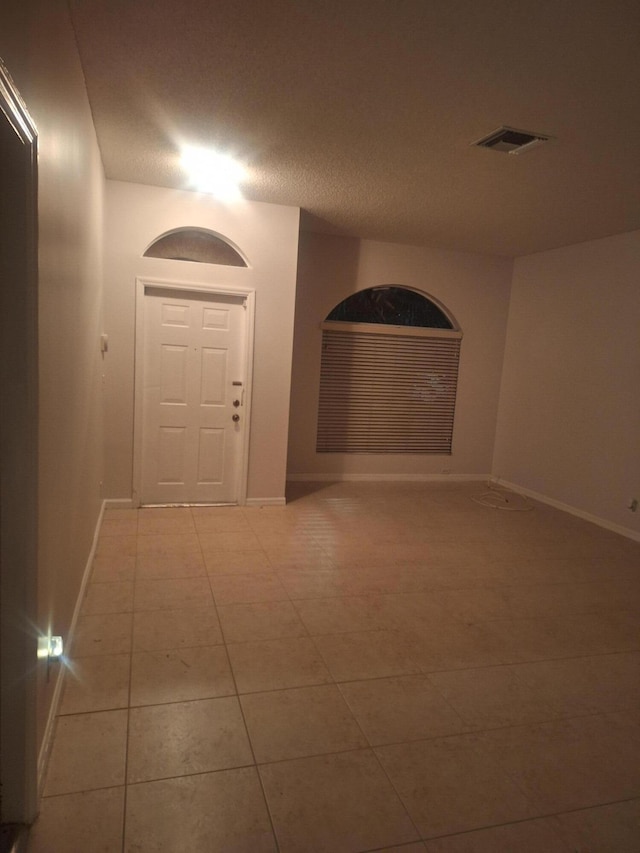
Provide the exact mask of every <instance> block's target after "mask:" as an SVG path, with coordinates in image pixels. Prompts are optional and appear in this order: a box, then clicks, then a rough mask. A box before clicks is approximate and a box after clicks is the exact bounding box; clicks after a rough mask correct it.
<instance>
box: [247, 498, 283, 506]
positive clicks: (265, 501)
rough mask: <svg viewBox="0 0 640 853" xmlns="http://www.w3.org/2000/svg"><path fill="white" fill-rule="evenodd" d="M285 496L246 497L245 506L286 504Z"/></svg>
mask: <svg viewBox="0 0 640 853" xmlns="http://www.w3.org/2000/svg"><path fill="white" fill-rule="evenodd" d="M286 505H287V499H286V498H247V499H246V501H245V506H257V507H260V506H286Z"/></svg>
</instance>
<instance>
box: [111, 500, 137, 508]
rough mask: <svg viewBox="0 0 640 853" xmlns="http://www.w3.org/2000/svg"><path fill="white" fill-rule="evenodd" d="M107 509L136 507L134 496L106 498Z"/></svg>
mask: <svg viewBox="0 0 640 853" xmlns="http://www.w3.org/2000/svg"><path fill="white" fill-rule="evenodd" d="M104 508H105V509H135V508H136V507H135V506H134V503H133V499H132V498H105V500H104Z"/></svg>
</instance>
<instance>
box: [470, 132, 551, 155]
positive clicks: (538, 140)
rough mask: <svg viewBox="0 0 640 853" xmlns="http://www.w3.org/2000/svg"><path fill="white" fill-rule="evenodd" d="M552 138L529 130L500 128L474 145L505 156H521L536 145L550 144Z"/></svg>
mask: <svg viewBox="0 0 640 853" xmlns="http://www.w3.org/2000/svg"><path fill="white" fill-rule="evenodd" d="M550 139H551V137H550V136H545V135H544V134H542V133H531V132H530V131H528V130H515V128H513V127H500V128H498V130H494V131H493V133H490V134H489V136H484V137H483V138H482V139H479V140H478V141H477V142H473V143H472V145H476V146H477V147H478V148H491V149H492V151H503V152H504V153H505V154H521V153H522V152H523V151H528V150H529V149H530V148H534V147H535V146H536V145H542V143H543V142H548V141H549V140H550Z"/></svg>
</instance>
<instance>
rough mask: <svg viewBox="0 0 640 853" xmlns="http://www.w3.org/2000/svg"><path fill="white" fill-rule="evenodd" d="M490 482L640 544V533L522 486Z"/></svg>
mask: <svg viewBox="0 0 640 853" xmlns="http://www.w3.org/2000/svg"><path fill="white" fill-rule="evenodd" d="M491 482H492V483H493V484H495V485H496V486H503V487H504V488H506V489H511V491H512V492H516V493H517V494H519V495H526V497H528V498H533V499H534V500H536V501H540V503H543V504H547V506H552V507H553V508H554V509H560V510H562V511H563V512H568V513H569V514H570V515H575V516H576V517H577V518H581V519H583V521H590V522H591V523H592V524H597V525H598V527H604V528H605V530H611V531H612V532H613V533H619V534H620V535H621V536H626V537H627V539H633V540H634V541H635V542H640V533H638V531H637V530H631V529H630V528H629V527H623V526H622V525H621V524H614V523H613V522H612V521H607V519H606V518H600V516H598V515H592V514H591V513H590V512H585V511H584V510H582V509H578V508H577V507H575V506H571V505H570V504H566V503H563V502H562V501H557V500H555V498H550V497H548V496H547V495H543V494H540V492H534V491H533V489H525V488H524V486H519V485H518V484H517V483H510V482H509V481H508V480H503V479H501V478H500V477H491Z"/></svg>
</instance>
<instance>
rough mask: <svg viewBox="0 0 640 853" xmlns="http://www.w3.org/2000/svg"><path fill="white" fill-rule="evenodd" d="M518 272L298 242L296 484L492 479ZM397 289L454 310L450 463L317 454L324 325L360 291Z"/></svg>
mask: <svg viewBox="0 0 640 853" xmlns="http://www.w3.org/2000/svg"><path fill="white" fill-rule="evenodd" d="M511 271H512V262H511V261H509V260H506V259H504V258H496V257H491V256H485V255H474V254H470V253H465V252H449V251H442V250H436V249H425V248H416V247H411V246H400V245H395V244H391V243H378V242H371V241H366V240H362V241H359V240H355V239H351V238H344V237H333V236H328V235H322V234H311V233H302V234H301V237H300V258H299V272H298V290H297V298H296V326H295V342H294V356H293V364H294V366H293V379H292V392H291V420H290V426H289V464H288V474H289V476H290V477H291V478H296V477H304V476H306V475H310V476H323V477H330V476H331V477H333V476H335V477H345V476H347V477H348V476H351V477H353V476H356V477H369V476H370V477H372V478H373V477H375V476H398V477H414V476H415V477H430V476H434V475H441V474H442V472H443V471H444V470H445V469H446V470H449V471H450V472H451V476H452V477H455V476H459V477H465V476H484V475H488V474H489V473H490V471H491V458H492V452H493V440H494V434H495V424H496V413H497V404H498V392H499V386H500V373H501V370H502V356H503V349H504V340H505V331H506V319H507V309H508V301H509V286H510V280H511ZM382 284H399V285H405V286H408V287H413V288H417V289H418V290H422V291H423V292H424V293H426V294H427V295H428V296H431V297H433V298H434V299H435V300H436V301H438V302H440V303H441V304H442V305H444V306H445V307H446V309H448V311H449V312H450V313H451V314H453V316H454V317H455V319H456V320H457V322H458V324H459V326H460V328H461V329H462V332H463V335H464V337H463V341H462V349H461V357H460V372H459V381H458V399H457V406H456V416H455V426H454V436H453V454H452V455H451V456H431V455H389V456H384V455H375V454H371V455H360V454H334V453H331V454H328V453H321V454H318V453H316V452H315V441H316V425H317V414H318V390H319V377H320V342H321V331H320V323H321V321H322V320H324V319H325V318H326V316H327V314H328V313H329V311H331V309H332V308H333V307H334V306H335V305H337V304H338V303H339V302H341V301H342V300H343V299H345V298H346V297H347V296H349V295H350V294H351V293H355V292H356V291H358V290H362V289H364V288H367V287H375V286H377V285H382Z"/></svg>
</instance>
